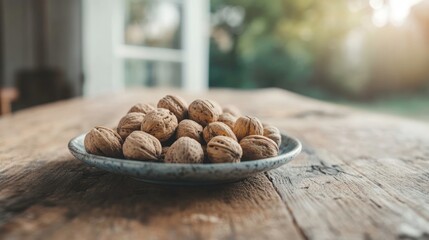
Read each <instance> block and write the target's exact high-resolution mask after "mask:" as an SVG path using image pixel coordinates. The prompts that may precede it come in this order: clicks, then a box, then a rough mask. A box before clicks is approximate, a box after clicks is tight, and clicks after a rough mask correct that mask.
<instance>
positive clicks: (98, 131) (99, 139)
mask: <svg viewBox="0 0 429 240" xmlns="http://www.w3.org/2000/svg"><path fill="white" fill-rule="evenodd" d="M122 144H123V140H122V138H121V136H119V134H118V133H116V132H115V131H113V130H112V129H110V128H106V127H95V128H93V129H91V131H89V132H88V133H87V134H86V136H85V139H84V145H85V150H86V151H87V152H88V153H92V154H95V155H100V156H106V157H114V158H121V157H122Z"/></svg>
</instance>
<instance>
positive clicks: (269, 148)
mask: <svg viewBox="0 0 429 240" xmlns="http://www.w3.org/2000/svg"><path fill="white" fill-rule="evenodd" d="M240 146H241V148H242V149H243V160H256V159H262V158H268V157H274V156H277V155H278V153H279V147H278V146H277V144H276V143H275V142H274V141H273V140H271V139H269V138H267V137H264V136H260V135H250V136H247V137H245V138H243V139H242V140H241V141H240Z"/></svg>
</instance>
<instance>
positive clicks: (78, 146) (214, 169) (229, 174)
mask: <svg viewBox="0 0 429 240" xmlns="http://www.w3.org/2000/svg"><path fill="white" fill-rule="evenodd" d="M84 138H85V134H82V135H80V136H78V137H76V138H73V139H72V140H70V142H69V145H68V147H69V150H70V152H71V153H72V154H73V156H75V157H76V158H77V159H79V160H81V161H83V162H84V163H86V164H88V165H90V166H94V167H97V168H100V169H103V170H106V171H109V172H113V173H118V174H123V175H128V176H130V177H133V178H136V179H138V180H141V181H144V182H150V183H159V184H174V185H207V184H219V183H227V182H235V181H239V180H242V179H245V178H247V177H249V176H252V175H255V174H257V173H261V172H266V171H268V170H271V169H274V168H278V167H280V166H282V165H283V164H286V163H288V162H289V161H290V160H292V159H293V158H294V157H295V156H296V155H298V154H299V153H300V152H301V143H300V142H299V141H298V140H297V139H295V138H293V137H290V136H287V135H285V134H282V144H281V145H280V152H279V155H278V156H276V157H272V158H265V159H261V160H253V161H243V162H240V163H218V164H171V163H157V162H144V161H134V160H127V159H116V158H109V157H102V156H97V155H93V154H90V153H87V152H86V151H85V147H84V145H83V140H84Z"/></svg>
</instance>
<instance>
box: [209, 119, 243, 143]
mask: <svg viewBox="0 0 429 240" xmlns="http://www.w3.org/2000/svg"><path fill="white" fill-rule="evenodd" d="M203 136H204V140H205V141H206V143H208V142H210V140H211V139H212V138H213V137H216V136H226V137H230V138H232V139H234V140H235V141H237V137H235V134H234V132H233V131H232V130H231V128H229V127H228V125H226V124H225V123H221V122H212V123H209V125H207V126H206V127H205V128H204V131H203Z"/></svg>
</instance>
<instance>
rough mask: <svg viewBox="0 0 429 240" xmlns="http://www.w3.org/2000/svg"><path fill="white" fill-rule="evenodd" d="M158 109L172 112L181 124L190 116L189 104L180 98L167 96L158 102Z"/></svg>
mask: <svg viewBox="0 0 429 240" xmlns="http://www.w3.org/2000/svg"><path fill="white" fill-rule="evenodd" d="M158 108H165V109H168V110H170V112H172V113H173V114H174V115H175V116H176V118H177V121H179V122H180V121H182V120H183V119H185V118H186V117H187V116H188V104H187V103H186V101H185V100H183V99H182V98H181V97H178V96H172V95H167V96H165V97H163V98H161V99H160V100H159V102H158Z"/></svg>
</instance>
